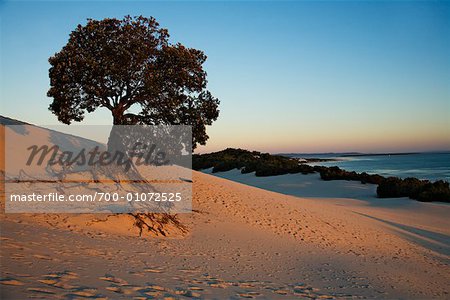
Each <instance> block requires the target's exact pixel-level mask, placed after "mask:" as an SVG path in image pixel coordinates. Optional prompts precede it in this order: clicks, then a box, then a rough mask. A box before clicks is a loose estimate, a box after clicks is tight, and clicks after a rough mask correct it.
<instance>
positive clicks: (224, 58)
mask: <svg viewBox="0 0 450 300" xmlns="http://www.w3.org/2000/svg"><path fill="white" fill-rule="evenodd" d="M128 14H130V15H144V16H153V17H155V18H156V19H157V21H158V22H159V23H160V25H161V27H164V28H167V29H168V30H169V33H170V35H171V37H170V41H171V42H172V43H176V42H181V43H182V44H184V45H185V46H187V47H192V48H197V49H201V50H203V51H204V52H205V54H206V55H207V56H208V60H207V62H206V63H205V70H206V71H207V73H208V89H209V90H210V91H211V92H212V93H213V95H214V96H215V97H217V98H219V99H220V101H221V104H220V116H219V119H218V120H217V121H216V122H214V123H213V125H212V126H210V127H208V129H207V132H208V135H209V136H210V139H209V141H208V143H207V145H206V146H202V147H199V149H198V152H211V151H217V150H221V149H224V148H227V147H240V148H245V149H250V150H258V151H264V152H271V153H280V152H284V153H285V152H302V153H318V152H347V151H358V152H404V151H434V150H450V2H438V1H429V2H422V1H414V2H407V1H396V2H384V1H376V2H370V1H362V2H345V1H334V2H326V1H320V2H311V1H232V2H220V1H200V2H192V1H183V2H176V1H165V2H158V1H137V2H132V1H126V2H121V1H112V2H108V1H60V2H57V1H49V2H46V1H14V0H11V1H1V2H0V18H1V19H0V26H1V27H0V42H1V45H0V54H1V55H0V69H1V74H0V76H1V77H0V79H1V82H0V89H1V91H0V96H1V103H0V105H1V106H0V108H1V114H2V115H5V116H8V117H12V118H16V119H19V120H23V121H26V122H30V123H34V124H37V125H44V126H45V125H55V124H58V121H57V119H56V117H55V116H54V115H53V114H52V113H51V112H50V111H49V110H48V105H49V104H50V103H51V101H52V99H50V98H48V97H47V96H46V93H47V90H48V88H49V78H48V69H49V63H48V58H49V57H50V56H51V55H53V54H54V53H56V52H58V51H59V50H60V49H61V48H62V47H63V46H64V45H65V44H66V43H67V40H68V37H69V34H70V32H71V31H72V30H73V29H74V28H75V27H76V25H78V24H85V23H86V19H87V18H94V19H102V18H105V17H116V18H122V17H123V16H124V15H128ZM111 122H112V117H111V114H110V112H109V111H108V110H106V109H99V110H97V111H95V112H93V113H91V114H88V115H86V118H85V120H84V121H83V122H82V123H80V124H81V125H105V124H111ZM71 126H72V125H71Z"/></svg>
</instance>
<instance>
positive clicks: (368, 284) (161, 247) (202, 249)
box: [0, 171, 450, 299]
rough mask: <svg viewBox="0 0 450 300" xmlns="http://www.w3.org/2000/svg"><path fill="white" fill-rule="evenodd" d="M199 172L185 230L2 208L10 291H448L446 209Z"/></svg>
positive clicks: (286, 294) (247, 294) (266, 294)
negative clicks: (279, 189)
mask: <svg viewBox="0 0 450 300" xmlns="http://www.w3.org/2000/svg"><path fill="white" fill-rule="evenodd" d="M143 172H145V171H143ZM193 175H194V176H193V181H194V183H193V191H194V198H193V209H194V212H193V213H192V214H183V215H180V220H181V221H182V223H183V224H185V225H186V226H187V228H188V233H182V232H180V231H179V230H176V229H174V228H173V229H171V228H168V229H167V230H168V233H169V237H166V238H154V237H153V235H151V234H146V235H145V236H144V237H142V238H139V237H138V236H137V235H138V230H137V229H136V228H134V227H133V225H132V224H133V219H132V218H131V217H130V216H128V215H114V216H108V215H92V214H84V215H74V214H37V215H26V214H4V213H2V214H1V215H0V225H1V255H2V257H1V272H2V274H1V278H2V279H1V281H0V287H1V298H2V299H25V298H31V297H43V298H46V299H54V298H56V299H59V298H63V299H66V298H69V299H76V298H80V299H81V298H82V299H86V298H95V299H106V298H108V299H121V298H123V299H126V298H135V299H147V298H151V297H156V298H164V297H172V298H182V299H187V298H192V297H194V298H197V297H198V298H207V299H209V298H233V299H234V298H236V299H238V298H252V297H255V298H257V297H261V298H280V299H291V298H308V297H311V298H317V297H324V298H326V297H338V298H339V297H343V298H351V297H369V298H404V299H410V298H420V299H423V298H441V299H445V298H448V297H449V287H448V282H450V269H449V265H448V263H449V252H448V250H449V235H450V226H449V225H450V224H449V221H448V218H446V216H448V215H449V206H447V205H444V204H438V203H431V204H429V203H426V204H424V203H419V202H416V201H413V200H408V199H396V200H392V199H382V200H381V199H374V198H370V195H369V196H368V198H364V197H361V199H359V200H358V199H356V200H349V199H342V198H346V194H345V193H343V191H345V190H346V189H347V188H348V187H346V185H347V184H348V183H347V182H329V183H326V184H327V185H322V182H320V181H318V180H316V179H317V178H316V177H314V176H306V177H303V179H304V180H303V181H300V183H301V182H303V183H305V182H309V181H311V184H307V186H309V189H310V191H314V190H315V189H319V190H324V191H326V192H327V193H330V195H336V196H335V197H339V198H341V199H336V198H333V199H330V198H329V197H330V196H327V198H328V199H306V198H299V197H295V196H288V195H282V194H279V193H275V192H270V191H266V190H262V189H259V188H256V187H251V186H247V185H243V184H240V183H236V182H232V181H229V180H226V179H221V178H218V177H214V176H211V175H207V174H202V173H199V172H194V174H193ZM249 176H250V175H249ZM298 176H302V175H298ZM266 179H267V178H266ZM282 179H283V177H277V178H276V180H282ZM297 179H298V178H297ZM297 179H296V180H297ZM258 180H259V179H258ZM296 182H297V181H295V182H294V184H297V183H298V182H297V183H296ZM317 182H319V183H318V184H319V185H320V186H318V187H317V186H316V187H314V185H315V184H316V183H317ZM272 184H273V183H272ZM301 184H302V183H301ZM275 186H279V184H275ZM333 189H334V190H333ZM370 191H373V186H372V187H371V186H369V185H367V186H364V188H363V189H361V191H359V190H358V193H362V194H364V195H366V194H370V193H369V192H370ZM333 192H335V194H334V193H333ZM299 193H300V192H299ZM311 195H313V194H308V195H306V196H311ZM372 195H373V193H372ZM353 196H355V194H352V196H350V198H354V197H353ZM389 201H392V202H389ZM3 208H4V199H3V201H2V210H3Z"/></svg>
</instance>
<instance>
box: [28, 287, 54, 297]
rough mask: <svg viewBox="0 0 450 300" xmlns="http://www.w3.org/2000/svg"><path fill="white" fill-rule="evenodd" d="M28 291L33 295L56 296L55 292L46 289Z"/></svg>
mask: <svg viewBox="0 0 450 300" xmlns="http://www.w3.org/2000/svg"><path fill="white" fill-rule="evenodd" d="M27 291H29V292H32V293H38V294H47V295H52V294H55V292H54V291H52V290H49V289H45V288H28V289H27Z"/></svg>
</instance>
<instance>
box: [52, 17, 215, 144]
mask: <svg viewBox="0 0 450 300" xmlns="http://www.w3.org/2000/svg"><path fill="white" fill-rule="evenodd" d="M205 61H206V55H205V54H204V53H203V52H202V51H201V50H197V49H193V48H187V47H185V46H183V45H182V44H180V43H177V44H171V43H169V34H168V31H167V29H164V28H161V27H159V24H158V22H156V20H155V19H154V18H145V17H143V16H139V17H134V18H133V17H130V16H126V17H124V18H123V19H115V18H106V19H103V20H99V21H98V20H93V19H88V21H87V24H86V25H78V26H77V27H76V28H75V29H74V30H73V31H72V32H71V34H70V36H69V40H68V42H67V44H66V45H65V46H64V47H63V48H62V49H61V51H59V52H58V53H56V54H55V55H53V56H52V57H50V59H49V63H50V65H51V67H50V70H49V76H50V89H49V91H48V93H47V95H48V96H49V97H51V98H53V102H52V103H51V104H50V106H49V109H50V111H51V112H52V113H54V114H55V115H56V116H57V117H58V120H59V121H61V122H63V123H65V124H71V123H72V122H74V121H75V122H81V121H82V120H83V119H84V116H85V114H86V113H91V112H93V111H95V110H96V109H98V108H106V109H108V110H110V111H111V114H112V118H113V124H114V125H136V124H148V125H158V124H168V125H178V124H182V125H191V126H192V147H193V148H195V146H196V145H197V144H200V145H204V144H205V143H206V141H207V140H208V135H207V134H206V126H207V125H211V124H212V122H213V121H215V120H216V119H217V117H218V115H219V110H218V105H219V100H218V99H217V98H214V97H213V96H212V95H211V93H210V92H209V91H208V90H207V89H206V84H207V80H206V71H205V70H204V68H203V64H204V62H205Z"/></svg>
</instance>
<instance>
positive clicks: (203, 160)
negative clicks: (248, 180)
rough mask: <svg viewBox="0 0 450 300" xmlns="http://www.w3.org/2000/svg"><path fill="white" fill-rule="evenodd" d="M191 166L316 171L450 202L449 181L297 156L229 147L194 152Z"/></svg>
mask: <svg viewBox="0 0 450 300" xmlns="http://www.w3.org/2000/svg"><path fill="white" fill-rule="evenodd" d="M192 165H193V169H194V170H203V169H210V168H212V172H213V173H216V172H226V171H230V170H233V169H239V170H241V173H243V174H245V173H252V172H255V176H275V175H284V174H296V173H302V174H311V173H316V172H317V173H320V177H321V178H322V179H323V180H352V181H360V182H361V183H364V184H365V183H371V184H377V185H378V187H377V195H378V197H379V198H396V197H409V198H411V199H416V200H419V201H424V202H430V201H443V202H450V188H449V183H448V182H446V181H442V180H440V181H436V182H434V183H432V182H430V181H428V180H419V179H417V178H406V179H400V178H397V177H389V178H385V177H383V176H380V175H377V174H367V173H365V172H363V173H357V172H353V171H352V172H350V171H346V170H342V169H340V168H339V167H324V166H310V165H307V164H305V163H302V162H300V161H299V160H298V159H296V158H290V157H285V156H281V155H272V154H269V153H261V152H257V151H248V150H243V149H233V148H227V149H225V150H222V151H219V152H214V153H208V154H195V155H193V160H192Z"/></svg>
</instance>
